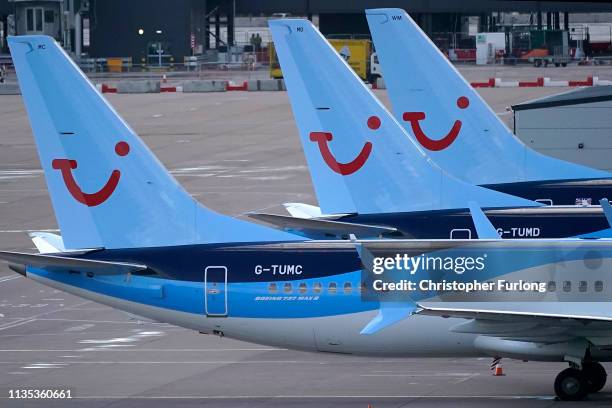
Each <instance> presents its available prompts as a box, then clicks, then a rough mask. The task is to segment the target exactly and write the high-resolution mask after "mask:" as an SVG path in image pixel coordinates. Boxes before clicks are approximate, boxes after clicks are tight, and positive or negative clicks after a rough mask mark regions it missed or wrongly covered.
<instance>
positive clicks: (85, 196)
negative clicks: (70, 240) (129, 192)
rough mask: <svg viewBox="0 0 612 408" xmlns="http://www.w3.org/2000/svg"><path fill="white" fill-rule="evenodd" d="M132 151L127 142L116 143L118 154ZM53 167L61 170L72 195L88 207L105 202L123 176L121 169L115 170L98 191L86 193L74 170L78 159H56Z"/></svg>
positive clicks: (52, 164)
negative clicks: (79, 183)
mask: <svg viewBox="0 0 612 408" xmlns="http://www.w3.org/2000/svg"><path fill="white" fill-rule="evenodd" d="M129 152H130V145H128V144H127V143H126V142H119V143H117V144H116V145H115V153H116V154H117V155H118V156H126V155H127V154H128V153H129ZM51 167H53V168H54V169H55V170H59V171H60V172H61V173H62V178H63V179H64V184H66V188H67V189H68V191H69V192H70V194H71V195H72V197H73V198H74V199H75V200H77V201H78V202H79V203H81V204H85V205H86V206H88V207H95V206H98V205H100V204H102V203H104V202H105V201H106V200H108V198H109V197H110V196H111V195H112V194H113V193H114V192H115V189H116V188H117V185H118V184H119V179H120V178H121V172H120V171H119V170H116V169H115V170H113V171H112V173H111V175H110V177H109V178H108V180H107V181H106V183H105V184H104V186H103V187H102V188H101V189H100V190H98V191H96V192H95V193H84V192H83V190H81V187H79V185H78V184H77V182H76V180H75V179H74V176H73V174H72V170H74V169H76V168H77V161H76V160H70V159H54V160H53V161H52V162H51Z"/></svg>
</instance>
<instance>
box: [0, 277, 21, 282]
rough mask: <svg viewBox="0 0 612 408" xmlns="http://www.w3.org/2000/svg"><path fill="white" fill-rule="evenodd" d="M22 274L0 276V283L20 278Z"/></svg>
mask: <svg viewBox="0 0 612 408" xmlns="http://www.w3.org/2000/svg"><path fill="white" fill-rule="evenodd" d="M22 277H23V276H21V275H15V276H7V277H6V278H4V277H3V278H0V283H2V282H8V281H12V280H13V279H19V278H22Z"/></svg>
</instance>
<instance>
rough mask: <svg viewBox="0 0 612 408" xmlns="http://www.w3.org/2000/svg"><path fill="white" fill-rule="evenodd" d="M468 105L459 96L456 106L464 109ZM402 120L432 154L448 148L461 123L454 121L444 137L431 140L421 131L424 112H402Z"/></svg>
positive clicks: (459, 129)
mask: <svg viewBox="0 0 612 408" xmlns="http://www.w3.org/2000/svg"><path fill="white" fill-rule="evenodd" d="M469 105H470V100H469V99H468V98H467V97H465V96H461V97H460V98H458V99H457V106H458V107H459V109H466V108H467V107H468V106H469ZM402 118H403V119H404V120H405V121H406V122H410V126H411V127H412V132H413V133H414V136H415V137H416V139H417V140H418V141H419V143H420V144H421V146H423V147H424V148H426V149H428V150H431V151H434V152H437V151H440V150H444V149H446V148H447V147H448V146H450V145H451V144H452V143H453V142H454V141H455V139H457V136H459V132H460V131H461V121H460V120H456V121H455V123H454V124H453V127H452V128H451V130H449V132H448V133H447V134H446V136H444V137H443V138H441V139H431V138H429V137H428V136H427V135H426V134H425V132H423V129H421V123H420V121H421V120H424V119H425V112H404V114H403V115H402Z"/></svg>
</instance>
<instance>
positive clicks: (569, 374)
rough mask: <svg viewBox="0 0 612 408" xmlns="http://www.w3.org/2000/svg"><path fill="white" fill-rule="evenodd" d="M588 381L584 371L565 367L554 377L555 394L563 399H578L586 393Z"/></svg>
mask: <svg viewBox="0 0 612 408" xmlns="http://www.w3.org/2000/svg"><path fill="white" fill-rule="evenodd" d="M587 388H588V382H587V379H586V376H585V375H584V373H583V372H582V371H580V370H578V369H575V368H566V369H565V370H563V371H561V372H560V373H559V375H557V378H555V394H557V396H558V397H559V398H560V399H561V400H563V401H580V400H583V399H584V398H586V396H587V394H588V390H587Z"/></svg>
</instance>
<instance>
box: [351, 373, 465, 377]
mask: <svg viewBox="0 0 612 408" xmlns="http://www.w3.org/2000/svg"><path fill="white" fill-rule="evenodd" d="M472 375H473V373H432V374H423V373H410V374H408V373H405V374H391V373H389V374H360V375H359V376H360V377H469V376H472Z"/></svg>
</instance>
